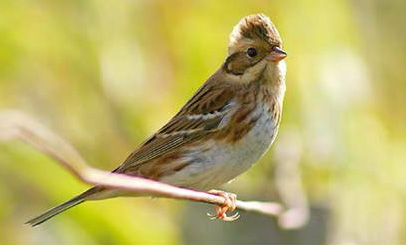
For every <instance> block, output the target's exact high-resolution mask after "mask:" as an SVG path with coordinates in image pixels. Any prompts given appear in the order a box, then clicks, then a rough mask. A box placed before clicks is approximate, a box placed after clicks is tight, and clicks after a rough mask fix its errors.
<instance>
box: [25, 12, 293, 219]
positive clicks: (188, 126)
mask: <svg viewBox="0 0 406 245" xmlns="http://www.w3.org/2000/svg"><path fill="white" fill-rule="evenodd" d="M281 43H282V41H281V39H280V36H279V33H278V32H277V30H276V28H275V26H274V25H273V24H272V22H271V21H270V20H269V18H268V17H266V16H265V15H262V14H258V15H251V16H247V17H245V18H243V19H242V20H241V21H240V22H239V24H238V25H237V26H236V27H235V28H234V30H233V32H232V34H231V35H230V44H229V48H228V52H229V53H228V57H227V58H226V60H225V62H224V64H223V65H222V67H221V68H220V69H219V70H218V71H217V72H216V73H214V74H213V75H212V76H211V77H210V78H209V79H208V80H207V81H206V82H205V83H204V84H203V85H202V87H201V88H200V89H199V90H198V91H197V92H196V93H195V94H194V95H193V96H192V97H191V98H190V99H189V101H188V102H187V103H186V104H185V105H184V106H183V107H182V108H181V110H180V111H179V112H178V113H177V114H176V115H175V116H174V117H173V118H172V119H171V120H170V121H169V122H168V123H167V124H166V125H165V126H163V127H162V128H161V129H160V130H159V131H158V132H156V133H155V134H153V135H152V136H151V137H150V138H148V139H147V140H146V141H145V142H144V143H142V144H141V145H140V146H139V147H137V148H136V149H135V150H134V152H133V153H131V154H130V155H129V156H128V157H127V159H126V160H125V161H124V162H123V163H122V164H121V165H120V166H119V167H118V168H117V169H115V170H114V171H113V172H116V173H122V174H127V175H135V176H141V177H145V178H149V179H154V180H158V181H162V182H166V183H169V184H172V185H176V186H180V187H186V188H193V189H199V190H210V189H211V188H214V187H217V186H219V185H221V184H223V183H226V182H228V181H229V180H231V179H233V178H234V177H236V176H238V175H239V174H241V173H242V172H244V171H246V170H247V169H248V168H249V167H250V166H251V165H252V164H253V163H254V162H256V161H257V160H258V159H259V158H260V157H261V156H262V155H263V154H264V153H265V152H266V150H267V149H268V148H269V146H270V145H271V144H272V142H273V140H274V139H275V137H276V133H277V130H278V126H279V123H280V117H281V112H282V103H283V96H284V92H285V63H284V61H282V60H283V59H284V58H285V57H286V53H285V52H284V51H283V50H282V49H281ZM122 195H133V194H131V193H127V192H123V191H119V190H113V189H106V188H104V187H99V186H96V187H93V188H91V189H90V190H88V191H86V192H84V193H82V194H81V195H79V196H77V197H75V198H73V199H71V200H70V201H68V202H66V203H64V204H62V205H59V206H57V207H55V208H53V209H51V210H49V211H47V212H45V213H44V214H42V215H40V216H39V217H37V218H35V219H32V220H30V221H29V222H28V223H30V224H32V225H38V224H40V223H42V222H44V221H46V220H47V219H49V218H51V217H53V216H54V215H56V214H58V213H60V212H62V211H64V210H66V209H68V208H70V207H72V206H75V205H77V204H79V203H81V202H83V201H85V200H96V199H104V198H109V197H114V196H122ZM221 210H223V211H219V214H218V215H219V216H218V217H219V218H224V219H225V217H226V216H225V214H224V213H225V212H226V211H227V210H228V209H225V210H224V209H221Z"/></svg>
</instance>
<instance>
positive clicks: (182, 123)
mask: <svg viewBox="0 0 406 245" xmlns="http://www.w3.org/2000/svg"><path fill="white" fill-rule="evenodd" d="M233 95H234V92H233V91H232V90H231V89H226V87H224V86H219V85H216V84H215V83H214V84H213V83H210V82H208V83H206V84H204V85H203V86H202V87H201V88H200V89H199V90H198V91H197V92H196V94H195V95H194V96H193V97H192V98H191V99H190V100H189V101H188V102H187V103H186V105H185V106H184V107H183V108H182V109H181V110H180V111H179V113H178V114H176V116H175V117H174V118H172V119H171V120H170V121H169V122H168V123H167V124H166V125H165V126H163V127H162V128H161V129H160V130H159V131H158V132H157V133H156V134H154V135H153V136H151V137H150V138H149V139H148V140H146V141H145V142H144V143H143V144H141V145H140V146H139V147H138V148H137V149H136V150H135V151H134V152H133V153H131V154H130V155H129V156H128V158H127V159H126V160H125V161H124V162H123V163H122V164H121V166H120V167H119V168H117V169H116V170H114V172H120V173H122V172H126V170H128V169H134V167H137V166H139V165H144V164H147V163H148V162H149V161H151V160H153V159H156V158H158V157H165V155H169V154H170V153H173V152H174V151H176V150H178V149H179V148H180V147H182V146H183V145H185V144H189V143H193V142H196V141H198V140H200V139H202V138H205V137H208V136H209V135H211V134H212V133H214V132H216V131H218V130H220V129H221V122H222V120H223V119H224V118H225V116H226V115H228V114H229V113H231V111H232V107H231V103H232V100H233V97H234V96H233Z"/></svg>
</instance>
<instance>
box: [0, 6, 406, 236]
mask: <svg viewBox="0 0 406 245" xmlns="http://www.w3.org/2000/svg"><path fill="white" fill-rule="evenodd" d="M405 11H406V1H404V0H387V1H383V0H359V1H355V0H352V1H351V0H330V1H322V0H316V1H298V0H296V1H264V0H261V1H245V0H244V1H242V0H241V1H235V0H227V1H214V0H210V1H163V0H162V1H160V0H157V1H147V0H145V1H130V0H119V1H95V0H91V1H50V0H41V1H28V0H2V1H0V109H10V108H13V109H20V110H23V111H25V112H27V113H29V114H31V115H33V116H35V117H36V118H37V119H39V120H40V121H41V122H43V123H44V124H45V125H47V126H49V127H50V128H52V129H53V130H54V131H56V132H58V133H59V134H60V135H62V136H63V137H64V138H66V139H68V140H70V141H71V142H72V143H73V144H74V145H75V146H76V147H78V149H80V151H81V153H82V154H83V155H84V156H85V157H86V159H87V160H88V161H89V162H90V163H92V165H93V166H96V167H99V168H102V169H106V170H109V169H113V168H114V167H115V166H116V165H118V164H119V162H120V161H122V160H123V159H124V158H125V157H126V156H127V154H128V153H129V152H131V150H132V149H133V148H134V147H135V146H136V145H137V144H139V143H140V142H141V141H142V140H143V139H145V138H146V137H147V136H148V135H149V134H150V133H152V132H153V131H154V130H156V129H157V128H159V127H160V126H161V125H162V124H163V123H164V122H165V121H167V120H168V119H169V118H170V117H171V115H173V114H174V113H175V112H176V111H177V110H178V109H179V107H180V106H181V105H182V104H183V103H184V102H185V101H186V99H187V98H188V97H189V96H191V95H192V94H193V92H194V91H195V90H196V89H197V88H198V87H199V85H200V84H201V83H202V82H204V81H205V79H206V78H207V77H208V76H210V74H211V73H213V72H214V71H215V70H216V69H217V68H218V67H219V66H220V65H221V63H222V62H223V59H224V58H225V55H226V47H227V42H228V35H229V33H230V32H231V30H232V27H233V26H234V25H235V24H236V23H237V22H238V20H239V19H240V18H241V17H243V16H244V15H247V14H252V13H258V12H264V13H265V14H267V15H269V16H270V17H271V19H272V20H273V21H274V22H275V24H276V25H277V27H278V29H279V31H280V33H281V35H282V37H283V39H284V48H285V49H286V50H287V51H288V53H289V57H288V59H287V63H288V80H287V86H288V90H287V95H286V100H285V108H284V116H283V122H282V126H281V128H280V133H279V138H278V139H277V141H276V143H275V145H274V148H273V149H272V150H271V151H270V153H269V154H267V156H266V157H265V158H264V159H263V160H262V161H261V162H260V163H259V164H257V165H256V166H255V167H254V168H253V169H251V170H250V171H249V172H248V173H246V174H244V175H243V176H241V177H240V178H238V179H237V180H235V181H234V182H233V183H231V184H230V185H228V186H226V187H225V188H226V189H227V190H230V191H233V192H236V193H237V194H239V196H240V197H241V198H242V199H245V200H252V199H259V200H269V199H275V198H276V194H275V184H274V177H273V176H274V171H273V169H274V168H273V166H275V164H276V163H275V158H273V157H272V156H273V153H275V148H276V149H278V142H281V141H283V142H285V144H281V145H280V146H279V147H282V145H283V147H287V148H295V149H293V151H292V152H293V153H295V154H296V158H297V159H298V160H299V162H300V171H301V173H302V182H303V185H304V189H305V191H306V193H307V195H308V198H309V202H310V204H311V207H312V209H311V210H312V216H311V220H310V223H309V224H308V225H306V226H305V227H303V228H302V229H300V230H297V231H289V232H288V231H281V230H279V229H278V228H277V226H276V225H275V221H274V220H271V219H268V218H265V217H260V216H258V215H254V214H246V213H243V214H242V218H240V220H238V221H236V222H233V223H225V222H212V221H210V220H209V219H208V218H207V217H205V213H206V212H207V211H208V210H210V209H211V208H212V207H211V206H208V205H204V204H190V203H186V202H179V201H172V200H165V199H163V200H151V199H148V198H120V199H114V200H108V201H103V202H89V203H85V204H83V205H81V206H79V207H77V208H74V209H72V210H70V211H69V212H66V213H65V214H63V215H61V216H59V217H57V218H55V219H53V220H52V221H49V222H47V223H45V224H44V225H42V226H40V227H38V228H35V229H31V228H29V227H27V226H23V223H24V221H26V220H27V219H29V218H31V217H32V216H34V215H36V214H38V213H40V212H42V211H44V210H45V209H47V208H50V207H51V206H53V205H56V204H59V203H60V202H62V201H65V200H66V199H68V198H70V197H71V196H73V195H75V194H77V193H79V192H81V191H83V190H84V189H85V188H86V187H87V186H85V185H84V184H81V183H79V182H78V181H77V180H76V179H75V178H74V177H72V176H71V175H70V174H69V173H67V172H65V170H63V169H62V168H61V167H59V166H58V165H56V164H55V163H54V162H52V160H49V159H48V158H46V157H44V156H43V155H42V154H40V153H38V152H36V151H34V150H32V149H31V148H29V147H27V146H26V145H23V144H22V143H18V142H14V143H10V144H1V145H0V243H7V242H14V243H39V244H43V243H44V242H48V243H50V242H58V243H72V244H74V243H76V244H77V243H82V244H83V243H86V244H98V243H101V242H110V243H116V244H117V243H130V242H131V243H140V244H145V243H146V242H149V243H209V242H211V243H213V242H216V243H237V242H239V243H290V244H292V243H299V244H300V243H307V244H309V243H318V244H321V243H331V244H337V243H345V244H347V243H349V244H356V243H375V244H395V243H406V236H405V234H406V226H405V224H406V222H405V221H406V214H405V211H406V210H405V207H406V198H405V193H406V178H405V174H406V150H405V149H406V130H405V125H406V120H405V119H406V109H405V108H406V96H405V91H406V81H405V80H406V79H405V77H406V69H405V65H406V32H405V28H406V14H405ZM286 142H287V143H286ZM279 164H283V162H282V163H279Z"/></svg>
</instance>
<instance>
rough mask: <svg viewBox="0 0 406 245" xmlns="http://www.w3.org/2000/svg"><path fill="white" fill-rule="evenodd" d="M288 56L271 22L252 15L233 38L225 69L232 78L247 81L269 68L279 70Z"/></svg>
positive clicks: (244, 19) (237, 27)
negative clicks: (281, 62)
mask: <svg viewBox="0 0 406 245" xmlns="http://www.w3.org/2000/svg"><path fill="white" fill-rule="evenodd" d="M286 56H287V54H286V52H285V51H283V49H282V40H281V37H280V35H279V33H278V31H277V30H276V27H275V26H274V24H273V23H272V22H271V20H270V19H269V18H268V17H267V16H265V15H264V14H255V15H249V16H246V17H244V18H242V19H241V20H240V22H239V23H238V24H237V25H236V26H235V27H234V29H233V31H232V33H231V35H230V43H229V46H228V57H227V59H226V61H225V63H224V66H223V69H224V70H225V71H226V72H227V73H228V74H230V75H234V76H241V77H247V78H248V77H252V76H255V75H257V74H258V73H259V72H261V71H263V70H264V69H265V68H266V67H267V66H269V67H270V68H272V67H277V66H278V64H279V62H280V61H282V60H283V59H284V58H286ZM244 80H246V79H244Z"/></svg>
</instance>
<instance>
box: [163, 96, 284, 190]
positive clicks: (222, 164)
mask: <svg viewBox="0 0 406 245" xmlns="http://www.w3.org/2000/svg"><path fill="white" fill-rule="evenodd" d="M247 118H251V119H255V121H253V125H251V126H250V127H249V130H248V131H247V132H246V133H245V134H244V135H243V136H242V137H240V138H239V139H238V140H236V141H234V142H230V141H227V140H220V139H212V140H209V141H207V142H203V143H202V144H199V145H197V146H195V147H194V148H192V149H190V150H189V151H188V152H187V153H186V154H185V155H184V156H183V160H184V161H187V162H190V164H189V165H188V167H186V168H184V169H183V170H182V171H180V172H178V173H176V174H175V175H172V176H168V177H166V178H165V179H163V180H162V181H164V182H167V183H170V184H173V185H178V186H183V187H188V188H194V189H200V190H209V189H212V188H216V187H218V186H220V185H222V184H224V183H226V182H228V181H230V180H232V179H234V178H235V177H237V176H238V175H240V174H241V173H243V172H245V171H246V170H247V169H248V168H249V167H250V166H251V165H252V164H253V163H255V162H256V161H258V160H259V159H260V158H261V157H262V156H263V154H264V153H265V152H266V151H267V150H268V148H269V147H270V146H271V144H272V142H273V141H274V139H275V137H276V133H277V130H278V121H275V118H274V116H273V113H272V108H270V106H269V105H268V104H266V103H259V104H257V105H256V106H255V109H254V110H253V111H252V112H251V113H250V114H249V115H247Z"/></svg>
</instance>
